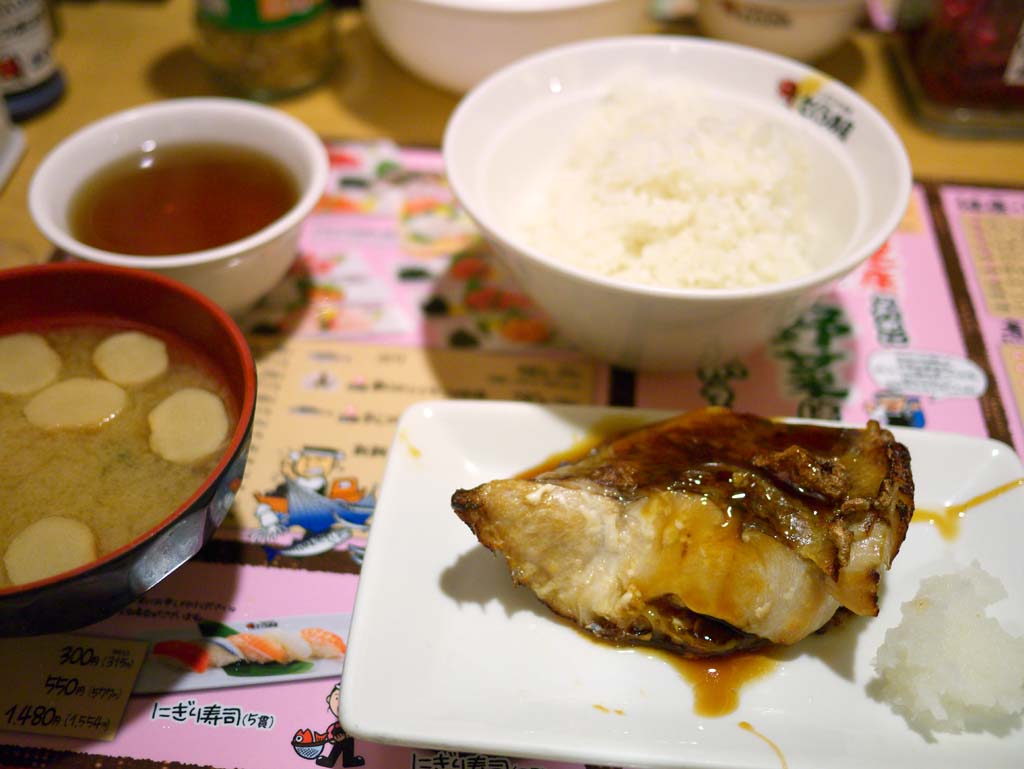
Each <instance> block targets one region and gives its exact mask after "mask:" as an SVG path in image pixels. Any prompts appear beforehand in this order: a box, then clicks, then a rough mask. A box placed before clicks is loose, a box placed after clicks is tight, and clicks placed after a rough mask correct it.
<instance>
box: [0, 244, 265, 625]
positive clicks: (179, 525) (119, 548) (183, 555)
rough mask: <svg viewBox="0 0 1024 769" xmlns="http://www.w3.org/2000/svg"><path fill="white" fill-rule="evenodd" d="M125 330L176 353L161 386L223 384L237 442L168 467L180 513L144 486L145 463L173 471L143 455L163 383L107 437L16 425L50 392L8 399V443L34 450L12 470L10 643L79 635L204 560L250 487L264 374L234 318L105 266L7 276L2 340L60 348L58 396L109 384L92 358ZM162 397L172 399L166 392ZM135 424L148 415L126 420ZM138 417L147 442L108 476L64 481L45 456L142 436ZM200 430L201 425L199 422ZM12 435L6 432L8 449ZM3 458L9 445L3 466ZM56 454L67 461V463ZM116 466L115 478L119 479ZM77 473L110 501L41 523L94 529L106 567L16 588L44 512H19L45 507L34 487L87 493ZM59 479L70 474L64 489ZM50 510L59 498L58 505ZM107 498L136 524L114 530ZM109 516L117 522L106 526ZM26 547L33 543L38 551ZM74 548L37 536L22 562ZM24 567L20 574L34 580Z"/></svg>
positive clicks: (53, 267) (5, 505)
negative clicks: (84, 443)
mask: <svg viewBox="0 0 1024 769" xmlns="http://www.w3.org/2000/svg"><path fill="white" fill-rule="evenodd" d="M124 331H139V332H142V333H143V334H145V335H146V336H147V337H151V338H157V339H159V340H161V341H163V342H164V348H165V349H166V351H167V356H166V357H167V358H168V360H169V361H170V368H168V369H165V370H164V373H162V374H160V375H158V376H157V377H156V381H159V380H160V378H161V377H164V378H165V379H164V381H163V384H162V385H159V386H161V387H164V388H170V387H172V386H177V385H176V384H173V383H175V382H178V381H179V379H180V380H181V381H182V382H185V383H186V384H187V383H188V382H190V381H191V380H189V379H188V377H192V378H193V379H196V378H198V380H197V381H200V382H209V383H210V385H209V388H208V389H211V390H213V391H215V392H216V393H217V394H218V397H219V398H220V399H221V402H222V404H223V406H224V412H225V413H226V414H227V417H228V421H227V429H226V432H224V431H223V430H222V431H221V432H222V433H223V434H224V437H223V439H222V440H221V441H220V443H219V445H218V447H217V448H216V449H211V451H210V452H209V453H207V455H206V456H204V457H202V459H201V460H195V461H193V460H183V459H180V458H179V459H177V460H176V465H172V464H171V463H170V460H166V461H167V462H168V464H167V465H166V469H165V471H164V472H163V473H162V475H163V476H166V477H170V476H172V475H174V474H175V473H178V474H179V475H182V477H184V478H186V480H184V481H181V483H182V484H185V485H182V486H181V487H180V488H177V487H175V488H173V489H172V490H171V491H168V492H167V493H166V494H167V495H166V496H165V497H164V498H163V499H164V501H165V503H166V500H167V499H173V500H175V501H174V502H172V503H170V504H166V505H165V506H161V505H153V506H152V509H149V508H148V507H147V502H148V500H149V497H147V496H146V494H144V493H139V492H138V491H137V488H136V487H141V488H143V489H146V488H148V486H147V484H148V483H149V481H147V480H145V479H142V480H140V478H139V477H136V476H132V475H131V473H132V472H135V468H136V467H137V466H139V465H145V466H146V467H147V468H148V469H149V472H151V473H152V472H153V467H154V466H156V467H160V462H162V461H165V459H164V458H163V457H159V458H155V457H156V455H154V456H148V455H147V456H145V457H142V458H141V459H140V458H138V457H136V456H134V455H133V453H132V452H136V453H139V452H145V451H146V449H145V446H146V445H147V443H146V440H147V434H148V433H147V431H150V430H153V429H155V428H153V427H152V424H153V422H152V420H148V421H147V418H146V416H145V414H146V409H148V408H149V406H148V405H146V404H147V401H145V398H146V397H154V398H155V397H158V396H157V395H153V394H152V393H151V394H150V395H148V396H147V395H146V391H145V387H149V386H150V385H149V384H146V385H134V384H125V386H124V388H123V391H124V392H125V393H126V401H125V402H126V403H128V404H130V405H131V404H135V405H134V406H132V407H131V408H128V407H125V408H123V410H122V411H120V412H118V415H117V416H116V417H114V418H113V419H111V420H109V421H107V422H106V423H104V424H102V425H99V426H95V425H93V426H87V427H84V428H67V427H56V428H54V427H52V426H49V427H42V426H38V425H34V423H32V424H30V423H31V420H26V421H22V422H20V423H18V424H15V422H16V420H18V419H20V418H22V417H23V416H25V415H27V413H28V409H27V403H28V402H30V401H31V400H32V399H33V398H34V397H35V396H36V395H37V393H32V392H29V393H27V394H26V393H11V392H7V393H3V392H0V420H7V428H10V429H15V430H21V432H20V433H18V432H14V433H8V434H13V435H15V436H16V437H17V436H20V438H19V439H20V441H21V443H19V444H18V446H19V447H20V448H18V449H17V450H16V453H15V454H12V455H11V456H9V457H8V461H7V467H3V466H0V524H2V526H0V538H3V539H6V540H7V541H6V542H3V541H0V568H3V569H4V571H3V579H2V581H0V636H18V635H35V634H40V633H51V632H57V631H64V630H72V629H76V628H80V627H83V626H85V625H88V624H91V623H93V622H96V621H98V620H100V619H103V618H104V617H107V616H110V615H112V614H114V613H116V612H117V611H118V610H120V609H122V608H123V607H125V606H126V605H127V604H129V603H130V602H132V601H133V600H135V599H136V598H138V597H139V596H140V595H141V594H143V593H144V592H146V591H147V590H149V589H150V588H151V587H153V585H155V584H156V583H157V582H159V581H160V580H162V579H163V578H164V577H166V576H167V575H168V574H170V573H171V572H172V571H174V570H175V569H177V568H178V567H179V566H181V565H182V564H183V563H185V562H186V561H187V560H188V559H189V558H191V557H192V556H194V555H195V554H196V553H197V552H198V551H199V549H200V548H201V547H202V546H203V544H204V543H205V542H206V541H207V540H208V539H209V538H210V536H211V535H212V534H213V532H214V530H215V529H216V528H217V527H218V526H219V525H220V524H221V522H222V521H223V520H224V517H225V516H226V515H227V512H228V510H229V509H230V507H231V504H232V502H233V501H234V497H235V493H236V492H237V490H238V487H239V485H240V484H241V481H242V473H243V470H244V468H245V462H246V456H247V453H248V449H249V442H250V438H251V434H252V420H253V411H254V408H255V403H256V373H255V365H254V362H253V358H252V353H251V352H250V350H249V346H248V344H247V343H246V341H245V338H244V337H243V336H242V334H241V332H240V331H239V329H238V327H237V326H236V325H235V323H234V321H232V320H231V318H230V317H229V316H228V315H227V314H226V313H225V312H224V311H223V310H221V309H220V308H219V307H218V306H217V305H215V304H214V303H213V302H211V301H210V300H209V299H207V298H205V297H204V296H202V295H201V294H199V293H198V292H196V291H194V290H192V289H190V288H188V287H186V286H184V285H182V284H180V283H177V282H175V281H172V280H170V279H167V278H164V277H161V276H159V275H155V274H152V273H148V272H142V271H138V270H129V269H123V268H118V267H105V266H98V265H91V264H47V265H37V266H33V267H23V268H16V269H11V270H6V271H0V340H3V339H4V338H8V339H9V338H11V337H12V336H14V335H19V334H31V335H33V336H41V337H43V339H45V340H47V341H48V344H49V343H51V342H52V344H53V345H54V346H53V347H51V349H52V350H54V351H55V352H57V353H58V356H57V357H58V358H59V359H61V364H60V365H61V369H60V370H59V371H58V373H57V374H55V375H54V377H53V379H52V381H51V382H50V385H47V386H51V385H53V384H56V383H59V382H60V381H61V380H62V379H65V378H71V377H78V378H86V379H89V378H96V379H101V378H102V377H103V375H104V371H103V367H102V366H100V365H99V363H96V360H97V359H96V358H94V357H92V358H91V357H90V356H91V355H92V353H91V352H90V350H89V349H87V346H88V345H89V344H95V343H96V340H97V339H102V338H104V335H105V334H107V333H108V332H109V334H110V335H113V334H116V333H120V332H124ZM82 335H84V337H83V336H82ZM80 338H84V339H85V342H83V344H84V345H85V347H83V349H81V350H77V351H76V347H75V345H76V344H78V342H77V341H76V340H79V339H80ZM69 340H71V341H69ZM90 340H91V341H90ZM12 348H13V345H9V347H8V356H7V361H6V364H3V365H7V366H8V367H9V368H10V367H11V365H12V363H11V360H12V358H11V354H10V353H9V350H10V349H12ZM18 349H20V348H18ZM61 356H63V358H61ZM51 357H52V356H51ZM65 358H66V360H65ZM14 360H15V363H14V365H15V366H16V367H17V366H19V365H20V360H19V359H17V358H15V359H14ZM90 361H92V362H90ZM0 363H2V359H0ZM26 366H27V363H26ZM8 373H10V372H8ZM172 377H177V378H172ZM152 386H154V387H156V386H157V385H152ZM183 386H185V385H183ZM190 386H191V385H190ZM42 389H43V390H45V389H46V388H45V387H43V388H42ZM159 397H163V395H162V393H161V394H160V395H159ZM133 399H135V400H133ZM129 413H133V414H134V416H133V417H128V416H126V414H129ZM149 413H150V414H151V413H152V412H149ZM5 415H6V416H5ZM130 418H131V419H136V420H137V422H138V424H137V425H134V426H133V427H131V432H130V435H131V436H134V437H133V438H132V440H130V441H129V440H126V441H125V442H124V444H123V447H122V444H120V443H118V444H117V448H116V450H115V453H116V454H117V455H118V456H117V458H116V459H117V461H114V460H111V462H110V463H108V464H107V465H104V466H103V468H101V469H88V468H90V467H91V466H90V465H89V463H88V462H81V461H80V462H78V466H77V467H73V468H65V469H61V466H60V465H59V463H57V464H55V458H54V457H53V456H42V457H33V456H31V454H32V451H33V450H34V444H35V443H39V444H45V445H48V446H49V445H50V444H49V443H46V442H47V441H51V440H52V441H56V440H58V438H57V437H55V435H56V433H58V432H59V433H62V434H63V435H62V436H61V437H60V438H59V440H65V439H66V440H68V441H74V440H77V439H78V436H83V435H89V436H93V438H92V439H96V438H95V436H96V435H97V434H98V433H99V431H102V430H106V429H108V427H107V426H108V425H110V424H114V423H115V422H117V420H121V422H120V423H119V427H118V429H119V430H128V425H130V424H134V423H130V422H126V421H125V420H128V419H130ZM188 418H189V415H188V413H187V414H186V415H185V420H186V421H187V420H188ZM12 425H14V427H11V426H12ZM33 425H34V426H33ZM222 426H223V425H222ZM7 428H5V425H4V422H3V421H0V440H3V436H4V435H5V433H4V430H5V429H7ZM32 429H38V430H40V431H41V432H40V433H39V440H38V441H34V440H33V437H32V436H33V434H32V433H31V430H32ZM26 431H28V432H26ZM121 434H122V433H118V435H121ZM124 434H125V435H128V434H129V433H124ZM109 435H110V434H108V437H109ZM26 436H27V438H26ZM118 440H119V441H120V440H121V439H120V438H119V439H118ZM149 441H150V443H149V444H148V445H153V444H152V436H151V435H150V437H149ZM107 443H110V441H107ZM13 445H14V443H13V440H12V442H11V443H10V444H9V447H10V446H13ZM61 445H63V444H61ZM91 445H92V444H90V446H91ZM140 446H141V447H142V448H141V449H140V448H139V447H140ZM11 450H12V449H10V448H8V451H11ZM73 450H78V451H80V452H81V448H78V449H74V448H72V449H69V452H70V451H73ZM154 451H157V450H156V449H154ZM3 452H4V448H3V446H2V445H0V457H2V456H3ZM90 452H92V449H91V448H90ZM51 453H55V454H60V452H59V451H57V452H51ZM97 453H99V452H98V451H97ZM22 454H24V455H25V456H22ZM22 460H24V461H22ZM184 465H187V466H188V470H187V472H186V471H185V470H182V469H181V466H184ZM111 467H113V468H114V469H113V470H110V468H111ZM76 472H77V473H83V472H84V473H85V475H83V476H81V488H83V489H85V488H87V487H88V488H89V489H92V488H93V487H95V486H97V485H98V487H100V488H103V489H105V491H104V492H103V493H104V494H106V495H107V496H105V497H95V498H92V499H91V501H89V502H83V500H82V499H76V498H75V497H76V494H75V493H71V494H69V495H68V496H69V497H70V498H69V499H63V498H58V499H56V501H53V502H52V503H51V502H49V501H47V502H46V503H45V506H46V507H47V509H46V510H45V511H40V512H39V515H41V516H58V517H60V518H63V519H67V518H71V519H79V518H81V519H82V520H84V522H85V523H86V525H87V526H90V527H93V528H94V529H96V530H97V533H96V535H95V539H96V541H97V542H98V543H100V544H102V545H103V546H102V547H100V546H99V545H97V547H96V550H95V553H96V555H95V557H94V558H92V559H91V560H88V561H87V562H84V563H81V565H77V566H74V567H72V568H71V569H70V570H66V571H62V572H60V573H55V574H52V575H44V576H42V577H38V578H32V577H31V574H32V573H33V572H32V570H31V569H29V571H28V573H29V575H30V577H29V579H28V581H23V579H12V578H11V576H10V575H9V574H8V571H9V568H14V566H15V565H16V564H15V560H14V559H15V556H14V555H10V550H11V547H10V544H11V541H12V539H13V538H14V537H16V536H17V533H18V531H19V530H23V529H24V528H27V526H28V525H31V524H25V523H24V521H25V520H28V518H27V517H26V516H31V515H33V513H32V512H31V510H32V508H33V506H32V505H27V506H26V505H25V504H19V502H22V501H24V500H26V499H35V498H36V496H35V494H34V492H35V490H34V489H33V488H32V487H33V486H34V485H37V484H48V485H50V486H59V485H63V486H65V487H70V488H72V489H74V488H75V487H76V484H75V483H74V482H70V483H69V482H68V479H69V478H73V477H74V473H76ZM107 472H111V473H113V474H114V475H115V477H116V481H115V482H113V485H111V484H110V483H107V482H106V481H104V483H107V485H106V486H102V484H100V483H99V481H100V477H99V476H100V474H102V473H107ZM55 474H61V475H63V474H67V475H66V477H61V478H55ZM189 474H190V475H189ZM188 479H191V480H188ZM58 481H59V483H58ZM94 482H95V483H94ZM162 483H163V481H161V484H162ZM132 484H134V485H132ZM140 484H141V486H140ZM157 486H160V488H161V489H162V488H163V486H162V485H160V484H157V483H155V482H154V483H153V484H152V487H153V488H156V487H157ZM121 489H125V491H124V493H123V495H120V490H121ZM128 489H132V490H131V491H128ZM129 494H130V495H131V496H129ZM175 494H177V495H178V496H175ZM119 495H120V496H119ZM39 498H40V499H46V500H49V499H50V497H47V496H45V495H43V496H41V497H39ZM98 498H105V499H110V498H117V499H118V500H119V502H118V512H117V515H118V516H121V518H120V519H119V520H122V521H123V520H124V519H125V516H128V517H130V518H131V520H129V521H126V522H124V523H114V524H111V525H109V526H107V525H106V524H105V523H104V520H108V521H109V520H110V518H109V516H110V515H111V513H110V510H113V509H114V507H115V505H114V504H112V503H111V504H110V505H109V506H107V508H106V510H104V505H103V504H102V503H101V502H97V501H96V499H98ZM127 500H130V502H128V501H127ZM136 500H137V501H136ZM178 500H180V501H178ZM97 508H98V512H99V514H100V515H98V522H95V521H92V520H91V519H90V518H89V517H88V515H90V514H92V512H93V511H94V510H95V509H97ZM26 510H28V512H26ZM125 510H127V512H125ZM104 512H106V513H107V516H108V518H107V519H104V518H103V515H102V514H103V513H104ZM76 525H77V524H76ZM4 527H5V528H6V532H4ZM44 528H45V527H44ZM122 529H123V530H124V531H126V532H127V534H122V535H121V536H122V537H123V541H119V540H118V539H117V538H116V537H114V535H113V534H112V533H111V532H114V531H117V532H121V531H122ZM57 530H58V531H59V530H60V529H59V527H58V529H57ZM54 539H59V537H54ZM26 542H30V543H31V544H29V545H26V544H25V543H26ZM65 545H66V546H68V547H70V545H68V544H67V543H62V542H51V541H46V540H45V539H44V540H43V541H40V540H39V539H31V538H27V537H23V538H22V542H21V543H20V544H19V549H20V551H21V552H20V563H21V564H24V563H25V554H26V552H28V553H29V556H30V560H31V557H32V556H34V553H35V551H34V550H32V549H31V548H39V550H41V551H42V550H47V549H49V548H53V547H58V548H59V547H63V546H65ZM87 552H91V551H87ZM40 562H42V555H41V556H40ZM23 569H24V567H22V571H19V572H18V573H19V575H21V574H24V573H25V572H24V570H23ZM16 571H17V570H16Z"/></svg>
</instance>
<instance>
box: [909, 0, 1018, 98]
mask: <svg viewBox="0 0 1024 769" xmlns="http://www.w3.org/2000/svg"><path fill="white" fill-rule="evenodd" d="M912 49H913V54H912V58H913V64H914V69H915V70H917V74H918V78H919V80H920V82H921V86H922V88H923V89H924V91H925V92H926V93H927V95H928V97H929V98H930V99H932V100H933V101H935V102H938V103H940V104H943V105H947V106H950V107H973V108H982V109H1007V108H1009V109H1019V108H1021V107H1024V2H1022V0H936V3H935V9H934V12H933V15H932V18H931V21H930V22H929V24H928V26H927V27H926V28H925V29H924V30H923V31H922V32H920V33H918V35H917V36H916V39H915V40H914V42H913V45H912Z"/></svg>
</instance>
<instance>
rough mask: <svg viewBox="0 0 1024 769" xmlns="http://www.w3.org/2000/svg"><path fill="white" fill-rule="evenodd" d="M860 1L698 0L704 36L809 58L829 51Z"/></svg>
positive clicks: (859, 10) (860, 8)
mask: <svg viewBox="0 0 1024 769" xmlns="http://www.w3.org/2000/svg"><path fill="white" fill-rule="evenodd" d="M864 8H865V0H698V5H697V22H698V24H699V25H700V28H701V29H702V30H703V31H704V33H705V34H707V35H710V36H711V37H717V38H720V39H722V40H729V41H731V42H733V43H742V44H743V45H750V46H754V47H755V48H761V49H763V50H766V51H772V52H774V53H779V54H782V55H783V56H791V57H793V58H794V59H800V60H802V61H814V60H815V59H818V58H820V57H822V56H824V55H825V54H827V53H829V52H831V51H832V50H834V49H835V48H836V47H837V46H839V44H840V43H842V42H843V41H844V40H845V39H846V38H847V36H848V35H849V34H850V31H851V30H852V29H853V27H854V26H855V25H856V24H857V22H858V21H859V20H860V18H861V17H862V16H863V15H864Z"/></svg>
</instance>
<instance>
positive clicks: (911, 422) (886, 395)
mask: <svg viewBox="0 0 1024 769" xmlns="http://www.w3.org/2000/svg"><path fill="white" fill-rule="evenodd" d="M864 405H865V408H866V410H867V412H868V417H869V418H871V419H876V420H878V422H879V424H883V425H893V426H897V427H924V409H923V408H922V407H921V399H920V398H919V397H918V396H916V395H900V394H899V393H894V392H889V391H888V390H879V391H878V392H877V393H875V397H874V399H873V400H872V401H869V402H868V403H866V404H864Z"/></svg>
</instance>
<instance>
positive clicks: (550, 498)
mask: <svg viewBox="0 0 1024 769" xmlns="http://www.w3.org/2000/svg"><path fill="white" fill-rule="evenodd" d="M452 507H453V509H454V511H455V513H456V514H457V515H458V516H459V517H460V518H461V519H462V520H463V521H464V522H465V523H466V524H467V525H468V526H469V527H470V529H472V530H473V532H474V534H475V535H476V536H477V538H478V539H479V540H480V542H481V543H482V544H484V545H485V546H486V547H488V548H489V549H491V550H493V551H495V552H500V553H501V554H502V555H504V556H505V559H506V561H507V563H508V565H509V568H510V570H511V573H512V578H513V580H514V581H515V582H517V583H520V584H524V585H526V586H528V587H530V588H531V589H532V590H533V591H534V592H535V593H536V594H537V596H538V597H539V598H540V599H541V600H542V601H543V602H544V603H545V604H547V605H548V606H549V607H550V608H551V609H552V610H553V611H555V612H556V613H557V614H560V615H562V616H564V617H566V618H568V619H570V620H572V621H574V622H576V623H578V624H579V625H581V626H582V627H584V628H586V629H587V630H589V631H590V632H593V633H595V634H596V635H598V636H601V637H604V638H608V639H610V640H615V641H625V642H632V643H642V644H653V645H658V646H664V647H667V648H669V649H671V650H673V651H676V652H679V653H682V654H684V655H687V656H710V655H716V654H722V653H729V652H733V651H739V650H742V649H751V648H756V647H758V646H761V645H763V644H764V643H766V642H769V641H770V642H775V643H783V644H790V643H795V642H796V641H799V640H800V639H801V638H803V637H805V636H806V635H808V634H810V633H812V632H814V631H816V630H818V629H819V628H821V627H822V626H823V625H825V624H826V623H827V622H828V620H829V619H830V618H831V617H832V616H833V615H834V614H835V612H836V610H837V609H838V608H839V607H840V606H842V607H845V608H846V609H848V610H850V611H852V612H854V613H857V614H863V615H874V614H877V611H878V604H877V592H878V581H879V575H880V572H881V571H882V570H884V569H887V568H888V567H889V566H890V565H891V562H892V559H893V558H894V557H895V555H896V553H897V551H898V550H899V547H900V544H901V543H902V541H903V539H904V537H905V536H906V532H907V526H908V525H909V522H910V517H911V515H912V513H913V509H914V506H913V479H912V476H911V472H910V457H909V453H908V452H907V450H906V448H905V447H903V446H902V445H901V444H899V443H898V442H896V441H895V439H894V438H893V437H892V435H891V433H889V432H888V431H886V430H882V429H880V428H879V426H878V425H877V424H876V423H874V422H871V423H869V424H868V425H867V426H866V427H865V428H864V429H862V430H854V429H846V428H830V427H818V426H810V425H794V424H789V423H782V422H773V421H770V420H766V419H763V418H761V417H756V416H753V415H748V414H738V413H735V412H732V411H729V410H727V409H721V408H708V409H701V410H698V411H694V412H689V413H687V414H683V415H681V416H679V417H675V418H673V419H670V420H666V421H665V422H661V423H658V424H656V425H651V426H648V427H645V428H641V429H640V430H636V431H633V432H630V433H628V434H625V435H623V436H619V437H617V438H613V439H611V440H610V441H607V442H606V443H604V444H602V445H601V446H599V447H598V448H597V449H595V450H594V451H592V452H591V453H590V454H588V455H587V456H585V457H583V458H582V459H580V460H578V461H576V462H573V463H569V464H566V465H563V466H561V467H559V468H556V469H555V470H552V471H549V472H546V473H542V474H541V475H539V476H537V477H535V478H518V479H508V480H497V481H492V482H489V483H485V484H482V485H481V486H478V487H476V488H475V489H470V490H462V489H460V490H458V491H456V492H455V494H454V495H453V497H452Z"/></svg>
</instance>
